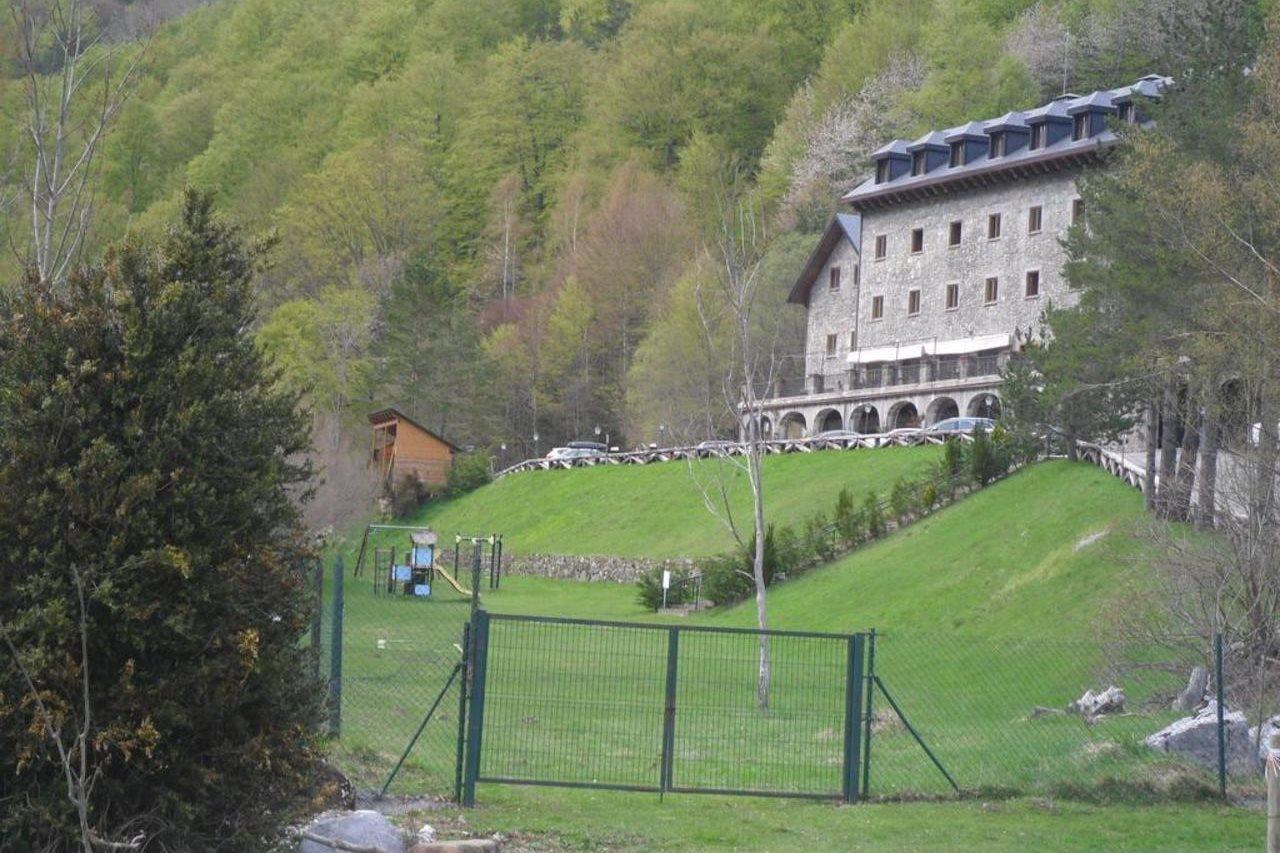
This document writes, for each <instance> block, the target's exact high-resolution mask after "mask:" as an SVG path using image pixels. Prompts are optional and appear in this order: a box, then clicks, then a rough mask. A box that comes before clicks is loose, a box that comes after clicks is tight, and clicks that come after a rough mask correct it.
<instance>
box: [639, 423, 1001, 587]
mask: <svg viewBox="0 0 1280 853" xmlns="http://www.w3.org/2000/svg"><path fill="white" fill-rule="evenodd" d="M1013 458H1014V450H1013V446H1012V439H1011V438H1010V436H1009V435H1008V433H1006V432H1005V431H1004V430H1002V429H1000V428H999V427H997V428H996V429H995V430H993V431H992V433H991V434H990V435H988V434H986V433H984V432H981V431H977V432H975V433H974V435H973V440H972V441H971V442H969V443H967V444H965V443H962V442H960V441H959V440H956V439H950V440H948V441H947V442H946V446H945V448H944V452H943V456H942V459H940V460H939V461H938V463H937V465H935V466H934V467H933V469H932V470H931V471H930V472H929V473H928V474H927V475H926V476H925V477H923V478H916V479H908V478H906V477H899V478H898V480H897V481H896V482H895V483H894V484H893V486H892V488H891V489H890V491H889V495H888V498H887V499H884V500H882V499H881V498H880V496H879V495H878V494H877V493H876V491H875V490H874V489H873V490H870V491H868V492H867V493H866V495H865V497H864V498H863V501H862V505H861V506H860V507H858V506H857V504H856V502H855V500H854V497H853V493H852V491H851V490H850V489H849V488H848V487H846V488H844V489H841V490H840V494H839V495H838V496H837V498H836V505H835V509H834V512H833V514H832V516H831V518H830V519H828V517H827V515H826V514H825V513H823V512H818V513H815V514H814V515H811V516H810V517H809V518H808V519H806V520H805V522H804V525H803V529H802V530H801V531H800V532H797V531H796V530H795V528H793V527H791V526H790V525H775V524H770V525H769V526H768V528H767V530H766V532H765V583H766V584H768V585H771V584H772V583H773V582H774V580H775V579H776V578H779V577H787V576H790V575H794V574H796V573H799V572H803V571H805V570H807V569H810V568H813V567H814V566H818V565H822V564H823V563H828V562H830V561H832V560H834V559H835V558H836V557H838V556H840V555H841V554H842V553H844V552H846V551H849V550H852V549H853V548H856V547H858V546H859V545H862V544H864V543H866V542H870V541H872V540H874V539H878V538H880V537H881V536H884V535H885V534H886V533H887V532H888V531H889V529H890V528H889V523H890V522H892V523H893V524H895V525H897V526H901V525H903V524H906V523H908V522H910V521H914V520H916V519H918V518H920V517H922V516H924V515H927V514H928V513H930V512H933V511H934V510H935V509H937V508H938V506H939V505H940V504H941V503H943V502H944V501H947V500H952V499H954V498H955V497H956V495H957V494H958V493H959V492H961V491H963V490H965V489H980V488H983V487H985V486H987V485H989V484H991V483H992V482H994V481H996V480H998V479H1000V478H1001V477H1003V476H1004V475H1005V474H1007V473H1008V472H1009V469H1010V467H1011V466H1012V464H1013ZM754 553H755V551H754V543H751V544H750V545H749V546H748V547H746V548H744V549H735V550H732V551H729V552H726V553H724V554H718V555H715V556H712V557H706V558H703V559H702V560H700V561H699V562H698V564H697V567H696V570H697V571H699V572H701V574H702V594H703V596H704V597H705V598H706V599H707V600H709V601H713V602H715V603H716V604H731V603H733V602H736V601H741V600H743V599H745V598H748V597H749V596H751V595H753V594H754V592H755V584H754V582H753V581H752V574H751V566H752V563H753V555H754ZM637 585H638V587H639V595H638V600H639V601H640V603H641V604H642V605H643V606H645V607H648V608H651V609H654V610H656V609H658V606H659V605H660V604H661V601H662V573H661V569H656V570H654V571H651V572H648V573H646V574H645V575H643V576H641V577H640V578H639V580H638V581H637ZM676 587H677V585H676V584H675V583H673V584H672V589H676ZM687 591H688V586H687V585H680V592H679V593H677V596H680V595H684V594H685V593H686V592H687ZM667 602H668V604H684V603H687V602H686V600H685V599H684V598H679V597H674V598H673V596H672V594H671V593H670V591H669V592H668V596H667Z"/></svg>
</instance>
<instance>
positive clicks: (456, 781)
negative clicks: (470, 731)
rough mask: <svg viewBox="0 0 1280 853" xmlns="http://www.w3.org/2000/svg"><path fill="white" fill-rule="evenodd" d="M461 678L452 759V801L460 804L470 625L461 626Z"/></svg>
mask: <svg viewBox="0 0 1280 853" xmlns="http://www.w3.org/2000/svg"><path fill="white" fill-rule="evenodd" d="M461 675H462V678H461V679H460V680H459V681H458V738H457V740H458V751H457V754H456V755H455V756H454V757H453V801H454V802H455V803H460V802H462V762H463V758H464V757H465V756H466V754H467V753H466V742H467V684H468V682H469V680H470V677H471V623H470V622H464V623H463V625H462V672H461Z"/></svg>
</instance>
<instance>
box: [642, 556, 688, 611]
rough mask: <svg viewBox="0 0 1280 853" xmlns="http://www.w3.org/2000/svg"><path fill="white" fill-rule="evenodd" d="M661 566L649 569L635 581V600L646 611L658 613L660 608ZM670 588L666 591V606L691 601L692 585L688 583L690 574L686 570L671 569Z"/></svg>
mask: <svg viewBox="0 0 1280 853" xmlns="http://www.w3.org/2000/svg"><path fill="white" fill-rule="evenodd" d="M663 570H664V567H663V566H658V567H656V568H653V569H650V570H649V571H647V572H645V573H644V574H642V575H640V578H639V580H637V581H636V586H637V588H638V591H637V594H636V600H637V601H639V602H640V606H641V607H643V608H645V609H646V610H653V611H655V612H656V611H658V610H660V609H661V608H662V572H663ZM667 570H668V571H670V572H671V587H670V589H668V590H667V604H668V605H669V606H670V605H676V604H688V603H689V602H690V601H692V600H693V589H694V587H693V584H692V583H690V582H689V578H690V575H691V574H692V572H690V571H689V570H688V569H671V568H669V567H667Z"/></svg>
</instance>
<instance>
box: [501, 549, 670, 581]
mask: <svg viewBox="0 0 1280 853" xmlns="http://www.w3.org/2000/svg"><path fill="white" fill-rule="evenodd" d="M664 567H665V568H671V569H673V570H674V569H689V568H692V567H693V560H689V559H683V558H681V559H671V560H652V559H646V558H644V557H611V556H601V555H581V554H519V555H511V554H503V555H502V571H503V573H504V574H506V573H509V574H516V575H536V576H538V577H544V578H559V579H562V580H576V581H611V582H613V583H634V582H635V581H636V580H637V579H638V578H639V577H640V575H642V574H644V573H645V572H648V571H650V570H652V569H660V568H664Z"/></svg>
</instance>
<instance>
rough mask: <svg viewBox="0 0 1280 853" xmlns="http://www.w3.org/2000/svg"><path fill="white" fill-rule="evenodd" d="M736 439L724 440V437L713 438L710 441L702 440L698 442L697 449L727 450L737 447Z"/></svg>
mask: <svg viewBox="0 0 1280 853" xmlns="http://www.w3.org/2000/svg"><path fill="white" fill-rule="evenodd" d="M737 446H738V442H736V441H725V440H724V439H719V438H713V439H711V440H710V441H702V442H699V443H698V449H699V450H729V449H731V448H734V447H737Z"/></svg>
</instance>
